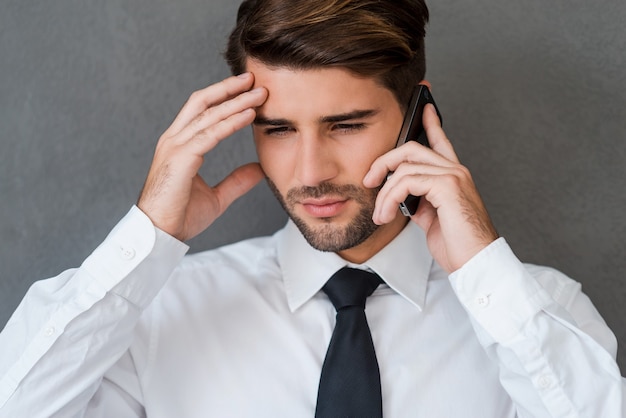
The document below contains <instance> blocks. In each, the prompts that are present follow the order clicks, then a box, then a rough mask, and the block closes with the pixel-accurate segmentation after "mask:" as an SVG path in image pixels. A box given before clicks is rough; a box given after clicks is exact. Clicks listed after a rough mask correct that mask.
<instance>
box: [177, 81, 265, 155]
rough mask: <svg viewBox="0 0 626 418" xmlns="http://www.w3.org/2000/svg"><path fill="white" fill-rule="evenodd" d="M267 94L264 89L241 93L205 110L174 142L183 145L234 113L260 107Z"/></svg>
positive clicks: (259, 88)
mask: <svg viewBox="0 0 626 418" xmlns="http://www.w3.org/2000/svg"><path fill="white" fill-rule="evenodd" d="M267 94H268V92H267V90H266V89H265V88H263V87H258V88H256V89H254V90H251V91H247V92H244V93H241V94H239V95H237V96H236V97H234V98H232V99H229V100H226V101H225V102H223V103H221V104H219V105H216V106H212V107H210V108H208V109H205V110H204V111H203V112H202V113H200V114H199V115H198V116H196V117H195V118H194V119H193V120H192V121H191V122H190V123H189V124H188V125H187V126H186V127H184V128H183V129H182V130H181V131H180V132H179V133H178V134H176V141H177V142H180V143H185V142H187V141H188V140H189V139H191V138H193V137H194V136H195V135H197V134H198V133H199V132H202V131H204V130H206V129H207V128H210V127H211V126H212V125H214V124H216V123H219V122H221V121H223V120H225V119H227V118H229V117H230V116H232V115H234V114H236V113H240V112H243V111H244V110H246V109H251V108H256V107H259V106H261V105H262V104H263V102H265V100H266V99H267Z"/></svg>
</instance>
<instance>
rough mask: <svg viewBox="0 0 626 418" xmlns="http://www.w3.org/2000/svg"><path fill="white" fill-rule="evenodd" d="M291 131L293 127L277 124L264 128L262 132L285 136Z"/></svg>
mask: <svg viewBox="0 0 626 418" xmlns="http://www.w3.org/2000/svg"><path fill="white" fill-rule="evenodd" d="M292 131H293V128H291V127H289V126H277V127H272V128H266V129H265V130H264V132H263V133H264V134H265V135H270V136H285V135H287V134H288V133H290V132H292Z"/></svg>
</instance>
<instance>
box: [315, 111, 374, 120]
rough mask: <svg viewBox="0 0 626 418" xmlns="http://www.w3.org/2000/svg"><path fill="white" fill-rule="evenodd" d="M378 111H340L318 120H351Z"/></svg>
mask: <svg viewBox="0 0 626 418" xmlns="http://www.w3.org/2000/svg"><path fill="white" fill-rule="evenodd" d="M378 112H379V110H378V109H366V110H355V111H352V112H348V113H341V114H338V115H328V116H322V117H321V118H320V122H322V123H336V122H345V121H347V120H353V119H367V118H371V117H372V116H374V115H375V114H377V113H378Z"/></svg>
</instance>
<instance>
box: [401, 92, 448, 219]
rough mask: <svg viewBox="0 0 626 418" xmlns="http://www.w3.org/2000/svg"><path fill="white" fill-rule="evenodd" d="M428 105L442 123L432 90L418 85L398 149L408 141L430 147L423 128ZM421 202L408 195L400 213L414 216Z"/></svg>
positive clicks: (402, 129) (408, 110)
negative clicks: (423, 117) (423, 116)
mask: <svg viewBox="0 0 626 418" xmlns="http://www.w3.org/2000/svg"><path fill="white" fill-rule="evenodd" d="M427 103H432V104H433V106H435V110H436V111H437V116H439V120H440V121H441V120H442V119H441V113H439V109H438V108H437V105H436V104H435V100H434V99H433V95H432V94H431V93H430V90H429V89H428V87H426V86H425V85H423V84H418V85H417V86H416V87H415V90H413V94H412V95H411V100H410V101H409V105H408V107H407V111H406V114H405V115H404V122H402V128H401V129H400V135H398V142H396V148H397V147H399V146H400V145H402V144H404V143H405V142H407V141H417V142H419V143H420V144H422V145H424V146H426V147H428V146H429V145H428V138H427V137H426V132H425V131H424V127H423V126H422V113H424V106H426V104H427ZM442 123H443V122H442ZM419 200H420V198H419V196H413V195H408V196H407V198H406V199H405V200H404V202H402V203H400V211H401V212H402V214H403V215H404V216H411V215H414V214H415V211H416V210H417V205H418V204H419Z"/></svg>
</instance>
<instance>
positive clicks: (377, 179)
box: [363, 141, 455, 188]
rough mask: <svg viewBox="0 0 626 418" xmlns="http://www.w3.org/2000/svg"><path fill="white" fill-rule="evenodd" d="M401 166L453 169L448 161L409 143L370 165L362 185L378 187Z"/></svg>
mask: <svg viewBox="0 0 626 418" xmlns="http://www.w3.org/2000/svg"><path fill="white" fill-rule="evenodd" d="M402 164H430V165H435V166H440V167H453V166H454V165H455V162H451V161H449V160H448V159H446V158H445V157H443V156H442V155H440V154H438V153H436V152H434V151H433V150H431V149H429V148H428V147H425V146H423V145H421V144H419V143H418V142H416V141H409V142H407V143H406V144H404V145H402V146H400V147H398V148H395V149H392V150H391V151H389V152H387V153H385V154H383V155H381V156H380V157H378V158H377V159H376V160H375V161H374V162H373V163H372V165H371V167H370V170H369V172H368V173H367V174H366V176H365V178H364V179H363V185H364V186H365V187H370V188H372V187H376V186H378V185H380V184H381V183H382V182H383V180H385V178H386V177H387V175H388V174H389V173H390V172H394V171H397V170H398V167H399V166H400V165H402Z"/></svg>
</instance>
